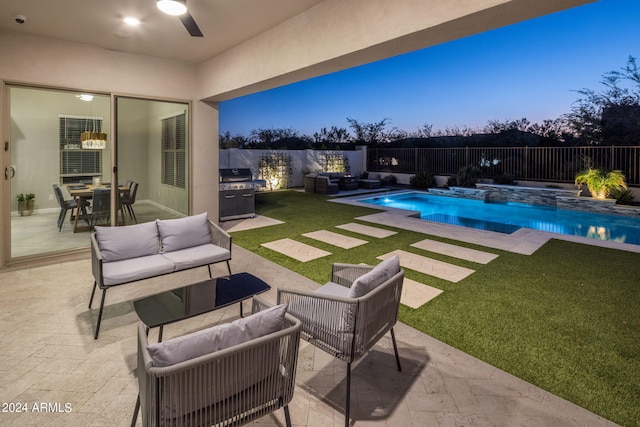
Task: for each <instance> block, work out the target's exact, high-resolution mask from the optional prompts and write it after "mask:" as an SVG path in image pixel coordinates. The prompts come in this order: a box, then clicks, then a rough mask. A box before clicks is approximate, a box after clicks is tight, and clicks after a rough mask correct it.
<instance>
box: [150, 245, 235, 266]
mask: <svg viewBox="0 0 640 427" xmlns="http://www.w3.org/2000/svg"><path fill="white" fill-rule="evenodd" d="M162 256H164V257H165V258H166V259H168V260H169V261H171V262H172V263H174V264H175V266H176V271H180V270H186V269H188V268H193V267H199V266H201V265H206V264H213V263H216V262H220V261H224V260H227V259H231V252H229V251H228V250H226V249H225V248H221V247H220V246H216V245H214V244H212V243H207V244H205V245H200V246H196V247H193V248H185V249H181V250H179V251H173V252H165V253H164V254H162Z"/></svg>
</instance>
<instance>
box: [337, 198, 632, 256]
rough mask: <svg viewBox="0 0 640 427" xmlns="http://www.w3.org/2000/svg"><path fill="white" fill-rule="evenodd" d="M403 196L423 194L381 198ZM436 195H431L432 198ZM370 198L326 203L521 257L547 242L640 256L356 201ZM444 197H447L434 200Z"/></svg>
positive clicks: (615, 245) (600, 243)
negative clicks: (363, 210) (427, 217)
mask: <svg viewBox="0 0 640 427" xmlns="http://www.w3.org/2000/svg"><path fill="white" fill-rule="evenodd" d="M406 193H425V194H428V193H427V192H424V191H420V190H396V191H383V192H380V193H378V194H380V195H399V194H406ZM435 196H436V195H434V197H435ZM370 197H371V195H362V194H361V195H357V196H349V197H343V198H339V199H329V200H328V201H329V202H333V203H343V204H347V205H352V206H360V207H365V208H369V209H373V210H379V211H382V212H380V213H375V214H371V215H364V216H361V217H358V218H355V219H357V220H360V221H365V222H371V223H374V224H378V225H385V226H388V227H395V228H400V229H404V230H408V231H415V232H418V233H422V234H427V235H432V236H438V237H442V238H446V239H452V240H457V241H461V242H466V243H471V244H475V245H479V246H485V247H489V248H494V249H500V250H504V251H508V252H513V253H518V254H522V255H531V254H533V253H534V252H535V251H536V250H538V249H539V248H540V247H541V246H542V245H544V244H545V243H546V242H547V241H549V240H550V239H557V240H565V241H569V242H574V243H581V244H584V245H590V246H597V247H603V248H609V249H617V250H622V251H627V252H634V253H640V245H633V244H630V243H620V242H612V241H605V240H595V239H591V238H588V237H581V236H573V235H569V234H560V233H552V232H549V231H541V230H534V229H532V228H526V227H522V228H520V229H519V230H517V231H515V232H514V233H512V234H504V233H498V232H495V231H486V230H479V229H474V228H469V227H463V226H459V225H453V224H443V223H439V222H434V221H429V220H424V219H420V218H419V217H420V212H417V211H411V210H405V209H397V208H389V207H386V206H375V205H372V204H370V203H363V202H360V201H359V200H362V199H365V198H370ZM437 197H446V196H437Z"/></svg>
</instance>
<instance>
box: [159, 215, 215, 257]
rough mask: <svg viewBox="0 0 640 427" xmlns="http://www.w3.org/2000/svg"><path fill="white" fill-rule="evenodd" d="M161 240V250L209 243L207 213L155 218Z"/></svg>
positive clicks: (175, 249)
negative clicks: (176, 217)
mask: <svg viewBox="0 0 640 427" xmlns="http://www.w3.org/2000/svg"><path fill="white" fill-rule="evenodd" d="M156 223H157V225H158V233H159V234H160V241H161V242H162V252H173V251H178V250H180V249H184V248H191V247H194V246H200V245H204V244H205V243H211V234H210V233H209V224H208V222H207V213H206V212H205V213H202V214H199V215H193V216H188V217H185V218H178V219H165V220H161V219H158V220H156Z"/></svg>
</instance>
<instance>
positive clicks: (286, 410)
mask: <svg viewBox="0 0 640 427" xmlns="http://www.w3.org/2000/svg"><path fill="white" fill-rule="evenodd" d="M283 409H284V419H285V422H286V423H287V427H291V414H289V406H288V405H285V406H284V408H283ZM132 427H133V426H132Z"/></svg>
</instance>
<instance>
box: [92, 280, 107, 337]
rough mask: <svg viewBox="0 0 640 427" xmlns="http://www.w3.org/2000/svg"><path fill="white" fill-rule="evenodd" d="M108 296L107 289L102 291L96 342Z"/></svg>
mask: <svg viewBox="0 0 640 427" xmlns="http://www.w3.org/2000/svg"><path fill="white" fill-rule="evenodd" d="M106 295H107V288H104V289H103V290H102V299H101V301H100V311H99V312H98V323H97V324H96V333H95V335H94V336H93V339H94V340H97V339H98V333H100V321H102V312H103V311H104V297H105V296H106Z"/></svg>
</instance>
